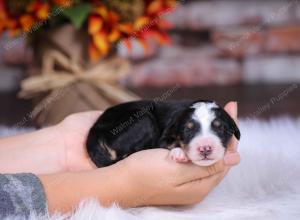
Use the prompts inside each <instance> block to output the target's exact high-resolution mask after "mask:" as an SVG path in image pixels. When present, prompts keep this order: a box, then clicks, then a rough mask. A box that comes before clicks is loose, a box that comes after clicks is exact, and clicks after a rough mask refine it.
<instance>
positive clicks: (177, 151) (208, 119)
mask: <svg viewBox="0 0 300 220" xmlns="http://www.w3.org/2000/svg"><path fill="white" fill-rule="evenodd" d="M233 135H234V136H235V137H236V138H237V139H240V131H239V129H238V127H237V125H236V124H235V122H234V120H233V119H232V118H231V117H230V116H229V115H228V114H227V112H226V111H225V110H223V108H221V107H220V106H218V105H217V104H216V103H215V102H212V101H204V100H200V101H166V102H156V101H148V100H143V101H135V102H128V103H124V104H120V105H116V106H113V107H111V108H109V109H107V110H106V111H105V112H104V113H103V114H102V115H101V116H100V117H99V119H98V120H97V121H96V123H95V124H94V125H93V127H92V128H91V130H90V132H89V134H88V138H87V143H86V144H87V152H88V154H89V156H90V158H91V159H92V161H93V162H94V163H95V164H96V166H97V167H103V166H108V165H111V164H113V163H116V162H118V161H120V160H122V159H123V158H125V157H127V156H129V155H130V154H133V153H135V152H137V151H141V150H146V149H152V148H166V149H169V150H170V155H171V157H172V159H174V160H175V161H177V162H188V161H191V162H192V163H194V164H197V165H200V166H209V165H212V164H213V163H215V162H217V161H218V160H220V159H222V158H223V156H224V153H225V150H226V146H227V144H228V142H229V140H230V138H231V137H232V136H233Z"/></svg>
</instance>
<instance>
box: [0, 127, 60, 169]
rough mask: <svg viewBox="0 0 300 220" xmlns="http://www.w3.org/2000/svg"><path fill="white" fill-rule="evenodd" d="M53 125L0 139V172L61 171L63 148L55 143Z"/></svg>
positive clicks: (55, 137)
mask: <svg viewBox="0 0 300 220" xmlns="http://www.w3.org/2000/svg"><path fill="white" fill-rule="evenodd" d="M55 132H56V131H55V128H54V127H49V128H45V129H41V130H39V131H35V132H31V133H28V134H23V135H17V136H12V137H7V138H3V139H0V173H23V172H30V173H34V174H40V173H54V172H61V171H62V167H63V162H64V158H63V157H64V152H63V150H64V149H59V148H58V145H57V134H56V133H55Z"/></svg>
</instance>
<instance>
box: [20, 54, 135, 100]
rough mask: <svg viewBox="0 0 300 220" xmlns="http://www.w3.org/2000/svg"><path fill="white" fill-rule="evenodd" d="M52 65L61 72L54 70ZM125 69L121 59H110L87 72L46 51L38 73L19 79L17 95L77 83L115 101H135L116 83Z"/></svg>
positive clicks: (31, 96)
mask: <svg viewBox="0 0 300 220" xmlns="http://www.w3.org/2000/svg"><path fill="white" fill-rule="evenodd" d="M56 66H58V67H59V68H60V69H62V70H57V69H55V68H56ZM129 69H130V64H129V62H128V61H127V60H125V59H122V58H111V59H110V60H106V61H103V62H102V63H99V64H97V65H95V66H93V67H91V68H89V69H83V68H82V67H81V66H80V65H79V64H78V63H75V62H72V60H71V59H69V58H68V57H67V56H65V55H64V54H63V53H61V52H59V51H57V50H49V51H47V52H46V53H45V55H44V57H43V65H42V72H41V74H40V75H37V76H31V77H29V78H27V79H25V80H23V81H22V83H21V92H20V93H19V96H20V97H22V98H33V97H35V96H36V95H39V94H41V93H44V92H48V91H52V90H55V89H58V88H62V87H66V86H68V85H70V84H72V83H75V82H80V81H81V82H87V83H90V84H92V85H94V86H96V87H97V88H98V89H99V90H100V91H102V92H103V93H104V94H105V95H106V96H108V97H109V98H111V99H113V100H115V101H116V102H125V101H131V100H136V99H138V98H139V97H138V96H136V95H135V94H133V93H131V92H130V91H128V90H126V89H125V88H123V87H121V86H120V85H119V81H120V80H121V79H123V78H124V77H126V76H127V74H128V73H129Z"/></svg>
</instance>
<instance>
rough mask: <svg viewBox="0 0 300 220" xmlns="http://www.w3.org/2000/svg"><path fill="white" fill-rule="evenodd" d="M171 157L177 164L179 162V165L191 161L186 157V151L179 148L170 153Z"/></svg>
mask: <svg viewBox="0 0 300 220" xmlns="http://www.w3.org/2000/svg"><path fill="white" fill-rule="evenodd" d="M170 156H171V158H172V160H175V161H176V162H179V163H184V162H188V161H189V159H188V158H187V156H186V155H185V153H184V151H183V150H182V149H181V148H179V147H177V148H174V149H172V150H171V151H170Z"/></svg>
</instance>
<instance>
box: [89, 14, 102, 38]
mask: <svg viewBox="0 0 300 220" xmlns="http://www.w3.org/2000/svg"><path fill="white" fill-rule="evenodd" d="M102 27H103V20H102V19H101V18H100V17H98V16H93V15H92V16H90V17H89V20H88V32H89V34H96V33H97V32H99V31H100V30H101V29H102Z"/></svg>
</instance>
